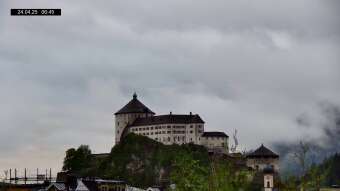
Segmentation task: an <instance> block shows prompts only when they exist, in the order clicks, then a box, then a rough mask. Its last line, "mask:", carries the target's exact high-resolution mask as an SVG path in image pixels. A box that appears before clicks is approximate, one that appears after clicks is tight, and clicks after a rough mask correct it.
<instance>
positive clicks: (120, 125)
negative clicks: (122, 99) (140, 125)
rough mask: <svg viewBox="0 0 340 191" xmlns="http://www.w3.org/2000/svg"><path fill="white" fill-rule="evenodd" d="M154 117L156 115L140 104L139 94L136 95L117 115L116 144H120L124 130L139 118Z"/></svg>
mask: <svg viewBox="0 0 340 191" xmlns="http://www.w3.org/2000/svg"><path fill="white" fill-rule="evenodd" d="M154 115H155V113H154V112H153V111H151V110H150V109H149V108H147V107H146V106H145V105H144V104H143V103H142V102H140V101H139V100H138V99H137V94H136V93H134V94H133V98H132V100H131V101H130V102H129V103H127V104H126V105H125V106H124V107H123V108H122V109H120V110H119V111H117V112H116V113H115V135H116V136H115V143H116V144H117V143H119V141H120V139H121V136H122V133H123V131H124V129H125V128H126V127H127V126H128V125H131V124H132V123H133V122H134V121H135V120H136V119H137V118H146V117H151V116H154Z"/></svg>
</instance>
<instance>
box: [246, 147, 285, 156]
mask: <svg viewBox="0 0 340 191" xmlns="http://www.w3.org/2000/svg"><path fill="white" fill-rule="evenodd" d="M247 157H248V158H279V155H277V154H276V153H274V152H273V151H271V150H270V149H268V148H267V147H265V146H263V144H262V145H261V146H260V147H259V148H258V149H256V150H255V151H254V152H252V153H250V154H248V155H247Z"/></svg>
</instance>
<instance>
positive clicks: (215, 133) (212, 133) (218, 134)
mask: <svg viewBox="0 0 340 191" xmlns="http://www.w3.org/2000/svg"><path fill="white" fill-rule="evenodd" d="M202 137H227V138H228V137H229V136H228V135H227V134H225V133H224V132H219V131H206V132H204V133H203V135H202Z"/></svg>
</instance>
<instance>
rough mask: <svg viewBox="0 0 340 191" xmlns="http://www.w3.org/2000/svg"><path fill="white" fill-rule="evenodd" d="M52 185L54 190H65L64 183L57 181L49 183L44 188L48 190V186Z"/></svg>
mask: <svg viewBox="0 0 340 191" xmlns="http://www.w3.org/2000/svg"><path fill="white" fill-rule="evenodd" d="M52 187H54V188H55V189H56V190H58V191H59V190H60V191H64V190H66V187H65V184H64V183H59V182H54V183H52V184H50V185H49V186H48V187H47V189H46V190H49V189H50V188H52Z"/></svg>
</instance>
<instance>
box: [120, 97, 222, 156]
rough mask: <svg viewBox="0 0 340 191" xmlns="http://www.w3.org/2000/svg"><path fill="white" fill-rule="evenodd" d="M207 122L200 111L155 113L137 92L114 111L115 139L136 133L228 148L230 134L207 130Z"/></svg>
mask: <svg viewBox="0 0 340 191" xmlns="http://www.w3.org/2000/svg"><path fill="white" fill-rule="evenodd" d="M204 123H205V122H204V121H203V120H202V119H201V117H200V116H199V115H198V114H192V113H191V112H190V113H189V114H187V115H178V114H172V113H171V112H170V113H169V114H167V115H155V113H154V112H153V111H151V110H150V109H149V108H148V107H146V106H145V105H144V104H143V103H141V102H140V101H139V100H138V99H137V95H136V93H135V94H134V95H133V99H132V100H131V101H130V102H129V103H128V104H126V105H125V106H124V107H123V108H122V109H120V110H119V111H118V112H116V113H115V136H116V137H115V143H116V144H117V143H119V142H120V140H121V139H122V138H123V137H124V136H125V135H126V134H127V133H135V134H138V135H143V136H147V137H149V138H150V139H153V140H156V141H158V142H161V143H163V144H166V145H171V144H186V143H193V144H197V145H204V146H206V147H207V148H208V149H210V148H211V149H212V148H219V149H222V150H224V152H228V136H227V135H226V134H225V133H223V132H204Z"/></svg>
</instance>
